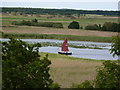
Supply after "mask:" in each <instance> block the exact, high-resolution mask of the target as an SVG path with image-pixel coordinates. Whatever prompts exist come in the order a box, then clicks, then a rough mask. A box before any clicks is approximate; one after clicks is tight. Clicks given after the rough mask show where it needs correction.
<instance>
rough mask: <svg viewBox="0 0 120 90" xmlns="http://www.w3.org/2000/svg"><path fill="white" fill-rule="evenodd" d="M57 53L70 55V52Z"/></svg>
mask: <svg viewBox="0 0 120 90" xmlns="http://www.w3.org/2000/svg"><path fill="white" fill-rule="evenodd" d="M58 53H59V54H63V55H72V52H58Z"/></svg>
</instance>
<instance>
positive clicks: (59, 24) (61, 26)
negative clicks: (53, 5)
mask: <svg viewBox="0 0 120 90" xmlns="http://www.w3.org/2000/svg"><path fill="white" fill-rule="evenodd" d="M52 27H54V28H63V24H62V23H54V24H53V26H52Z"/></svg>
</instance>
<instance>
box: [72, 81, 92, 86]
mask: <svg viewBox="0 0 120 90" xmlns="http://www.w3.org/2000/svg"><path fill="white" fill-rule="evenodd" d="M71 88H93V86H92V84H91V82H90V81H88V80H86V81H85V82H83V83H81V84H73V85H72V86H71Z"/></svg>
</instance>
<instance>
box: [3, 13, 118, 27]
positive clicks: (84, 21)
mask: <svg viewBox="0 0 120 90" xmlns="http://www.w3.org/2000/svg"><path fill="white" fill-rule="evenodd" d="M35 18H36V19H37V20H39V22H44V21H48V22H50V21H55V22H61V23H63V25H64V27H65V28H67V26H68V25H69V23H70V22H72V21H78V22H79V24H80V26H82V27H85V26H86V25H89V24H103V23H104V22H118V20H117V18H108V17H106V18H102V16H100V17H93V16H92V17H91V16H89V17H87V16H86V17H82V18H78V19H70V18H57V17H54V18H50V19H47V18H46V17H36V16H26V17H25V16H20V15H18V16H14V15H3V16H2V22H3V25H11V22H12V21H20V20H32V19H35ZM64 23H65V24H64Z"/></svg>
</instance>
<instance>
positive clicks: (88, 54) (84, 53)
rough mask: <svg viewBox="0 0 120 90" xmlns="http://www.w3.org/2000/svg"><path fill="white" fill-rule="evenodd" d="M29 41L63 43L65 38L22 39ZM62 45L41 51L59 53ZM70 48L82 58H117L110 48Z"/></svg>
mask: <svg viewBox="0 0 120 90" xmlns="http://www.w3.org/2000/svg"><path fill="white" fill-rule="evenodd" d="M8 40H9V39H2V41H8ZM21 40H23V41H25V42H28V43H40V42H55V43H62V42H63V40H53V39H21ZM68 43H74V44H78V45H80V44H82V45H83V44H85V45H97V46H99V47H104V48H105V47H106V48H110V45H111V43H98V42H86V41H68ZM60 49H61V47H55V46H54V47H52V46H48V47H41V48H40V52H48V53H57V52H58V51H59V50H60ZM69 50H70V51H71V52H73V55H70V56H72V57H80V58H87V59H96V60H117V56H115V57H114V58H113V57H112V55H111V54H110V52H109V50H108V49H106V50H102V49H78V48H71V47H69Z"/></svg>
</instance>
